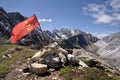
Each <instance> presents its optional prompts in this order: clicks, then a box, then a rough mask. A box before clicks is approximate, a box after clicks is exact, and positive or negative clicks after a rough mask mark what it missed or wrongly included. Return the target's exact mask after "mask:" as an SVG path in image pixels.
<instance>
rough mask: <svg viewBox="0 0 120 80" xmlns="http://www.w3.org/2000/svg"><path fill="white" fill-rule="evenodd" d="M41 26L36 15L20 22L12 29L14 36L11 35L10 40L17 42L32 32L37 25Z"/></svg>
mask: <svg viewBox="0 0 120 80" xmlns="http://www.w3.org/2000/svg"><path fill="white" fill-rule="evenodd" d="M38 26H39V22H38V20H37V18H36V16H35V15H33V16H31V17H30V18H28V19H26V20H24V21H22V22H20V23H18V24H17V25H15V27H14V28H13V30H12V36H11V37H10V41H11V42H12V43H16V42H17V41H18V40H19V39H21V38H22V37H24V36H25V35H27V34H28V33H30V32H31V31H32V30H34V29H35V28H36V27H38Z"/></svg>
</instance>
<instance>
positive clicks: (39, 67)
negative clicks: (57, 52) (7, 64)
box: [30, 63, 47, 74]
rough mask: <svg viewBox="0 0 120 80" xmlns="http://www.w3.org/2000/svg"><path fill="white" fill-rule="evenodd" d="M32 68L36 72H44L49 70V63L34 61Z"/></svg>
mask: <svg viewBox="0 0 120 80" xmlns="http://www.w3.org/2000/svg"><path fill="white" fill-rule="evenodd" d="M30 70H31V71H32V72H33V73H35V74H43V73H46V72H47V65H45V64H39V63H33V64H31V68H30Z"/></svg>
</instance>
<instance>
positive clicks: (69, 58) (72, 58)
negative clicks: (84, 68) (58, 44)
mask: <svg viewBox="0 0 120 80" xmlns="http://www.w3.org/2000/svg"><path fill="white" fill-rule="evenodd" d="M67 59H68V61H69V62H70V63H71V64H72V65H77V64H78V63H79V60H78V59H77V58H76V57H75V56H74V55H72V54H68V55H67Z"/></svg>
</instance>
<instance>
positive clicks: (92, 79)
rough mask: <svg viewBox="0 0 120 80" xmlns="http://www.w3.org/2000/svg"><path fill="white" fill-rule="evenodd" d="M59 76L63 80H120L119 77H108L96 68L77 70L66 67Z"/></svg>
mask: <svg viewBox="0 0 120 80" xmlns="http://www.w3.org/2000/svg"><path fill="white" fill-rule="evenodd" d="M60 75H61V76H62V77H64V79H65V80H120V76H117V75H112V76H111V77H109V76H108V75H107V73H106V72H104V71H102V70H100V69H97V68H83V69H82V70H79V69H78V68H75V67H71V66H67V67H65V68H62V69H60Z"/></svg>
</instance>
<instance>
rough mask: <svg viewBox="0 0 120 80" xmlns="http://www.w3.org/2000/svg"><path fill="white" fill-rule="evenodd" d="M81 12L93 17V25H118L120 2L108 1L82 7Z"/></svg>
mask: <svg viewBox="0 0 120 80" xmlns="http://www.w3.org/2000/svg"><path fill="white" fill-rule="evenodd" d="M83 12H84V14H85V15H88V16H91V17H93V18H94V19H95V21H93V23H95V24H101V23H106V24H110V25H112V26H119V25H120V0H109V1H106V2H105V3H104V4H88V6H87V7H83Z"/></svg>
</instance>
